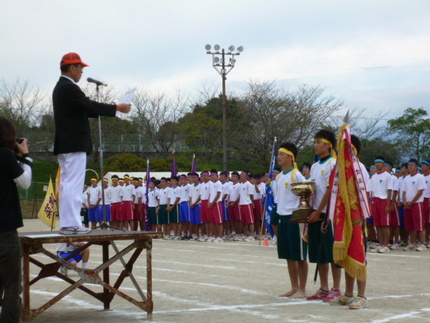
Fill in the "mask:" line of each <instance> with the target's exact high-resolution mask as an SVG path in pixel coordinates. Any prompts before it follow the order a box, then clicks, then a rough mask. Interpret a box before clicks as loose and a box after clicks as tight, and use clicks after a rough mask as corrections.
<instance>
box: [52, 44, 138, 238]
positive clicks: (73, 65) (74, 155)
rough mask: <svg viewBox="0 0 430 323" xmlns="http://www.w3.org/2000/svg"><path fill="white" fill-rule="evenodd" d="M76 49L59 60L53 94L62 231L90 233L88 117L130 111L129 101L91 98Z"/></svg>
mask: <svg viewBox="0 0 430 323" xmlns="http://www.w3.org/2000/svg"><path fill="white" fill-rule="evenodd" d="M86 66H88V65H87V64H85V63H84V62H82V60H81V58H80V57H79V55H78V54H76V53H68V54H66V55H64V56H63V58H62V60H61V62H60V69H61V77H60V79H59V81H58V82H57V85H56V86H55V88H54V92H53V94H52V99H53V105H54V119H55V143H54V154H55V155H57V156H58V162H59V164H60V166H61V179H60V186H61V188H60V207H59V214H60V227H61V229H60V232H61V233H63V234H74V233H89V232H91V230H90V229H88V228H85V227H83V226H82V222H81V216H80V210H81V204H82V198H81V197H82V187H83V185H84V181H85V169H86V164H87V155H88V154H89V153H91V150H92V142H91V133H90V124H89V121H88V118H95V117H98V116H99V115H100V116H108V117H115V115H116V113H117V111H119V112H123V113H128V112H129V111H130V108H131V105H130V104H118V105H115V104H105V103H99V102H96V101H92V100H90V99H89V98H88V97H87V96H85V94H84V92H82V90H81V89H80V88H79V86H78V85H77V83H78V82H79V80H80V79H81V77H82V74H83V69H84V67H86Z"/></svg>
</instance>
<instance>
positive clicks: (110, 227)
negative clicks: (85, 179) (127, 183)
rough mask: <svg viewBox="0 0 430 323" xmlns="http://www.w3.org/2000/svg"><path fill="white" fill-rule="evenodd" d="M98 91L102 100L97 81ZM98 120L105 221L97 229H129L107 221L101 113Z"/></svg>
mask: <svg viewBox="0 0 430 323" xmlns="http://www.w3.org/2000/svg"><path fill="white" fill-rule="evenodd" d="M96 93H97V102H100V84H98V83H97V86H96ZM98 121H99V145H100V154H99V159H100V174H101V176H100V177H101V182H102V183H101V184H102V214H103V222H102V223H100V225H99V226H98V227H96V229H98V228H100V229H102V230H107V229H110V230H112V231H113V230H122V231H127V229H126V228H118V227H114V226H111V225H110V224H109V223H108V222H107V221H106V204H105V188H104V186H103V176H104V168H103V164H104V163H103V137H102V118H101V116H100V115H99V116H98Z"/></svg>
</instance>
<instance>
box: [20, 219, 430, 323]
mask: <svg viewBox="0 0 430 323" xmlns="http://www.w3.org/2000/svg"><path fill="white" fill-rule="evenodd" d="M45 228H46V227H45V225H44V224H43V223H42V222H41V221H39V220H26V221H25V227H24V228H22V229H21V231H33V232H34V231H46V229H45ZM117 245H118V246H119V247H121V246H123V247H124V246H126V242H121V243H119V242H118V243H117ZM48 249H50V250H54V249H55V246H54V245H48ZM152 255H153V300H154V312H153V315H152V321H154V322H269V321H270V322H374V323H382V322H413V321H415V322H416V321H419V322H427V321H428V322H430V274H429V271H430V251H425V252H421V253H419V252H416V251H409V252H405V251H392V252H390V253H389V254H369V255H368V286H367V297H368V300H369V308H367V309H364V310H359V311H353V310H349V309H348V308H346V307H336V306H330V305H328V304H325V303H323V302H309V301H306V300H297V299H288V298H280V297H278V295H279V294H282V293H284V292H286V291H287V290H289V287H290V286H289V279H288V272H287V266H286V262H285V261H282V260H279V259H277V253H276V248H275V247H274V246H268V247H263V246H258V242H253V243H246V242H230V241H225V242H224V243H222V244H212V243H202V242H192V241H165V240H154V243H153V250H152ZM38 259H40V260H41V261H44V259H45V260H46V261H44V262H50V260H49V261H48V259H47V258H46V257H45V256H40V257H39V258H38ZM100 259H101V248H100V247H98V246H94V247H92V248H91V257H90V268H91V267H92V266H96V265H97V264H99V260H100ZM31 268H32V273H34V274H36V273H37V272H38V271H37V268H36V267H34V266H32V267H31ZM111 268H112V267H111ZM113 268H114V269H117V270H118V271H117V272H114V270H111V275H112V276H115V275H116V276H117V275H118V273H119V271H120V270H121V269H122V268H121V265H120V264H117V265H115V267H113ZM314 269H315V266H314V265H310V270H309V277H308V285H307V288H308V294H311V293H313V292H314V291H316V289H317V288H318V284H317V285H314V283H313V274H314ZM145 270H146V267H145V257H144V255H143V254H142V256H141V259H139V260H138V262H137V264H136V265H135V266H134V269H133V273H134V275H135V277H136V278H137V280H138V281H139V282H141V283H142V286H145V283H146V274H145ZM69 276H70V277H71V278H73V279H77V278H78V275H77V273H75V272H71V273H69ZM342 281H343V282H342V287H343V286H344V280H343V279H342ZM86 286H89V287H90V288H92V289H94V290H96V291H101V287H99V286H97V285H86ZM65 287H67V284H66V283H64V282H62V281H60V280H59V279H57V278H56V277H54V278H48V279H44V280H42V281H39V282H37V283H36V284H35V285H33V286H32V289H31V305H32V308H35V307H38V306H40V305H41V304H43V303H44V302H46V301H47V300H48V299H49V298H52V297H53V296H55V295H56V294H57V293H58V292H59V291H61V290H62V289H64V288H65ZM121 289H122V290H123V291H124V292H126V293H130V294H131V295H133V296H134V297H136V298H138V294H137V292H135V290H134V289H133V285H132V283H131V282H130V281H129V280H128V279H126V281H125V283H124V284H123V287H122V288H121ZM111 308H112V309H111V310H109V311H103V305H102V304H101V303H100V302H99V301H97V300H96V299H93V298H92V297H90V296H89V295H87V294H86V293H84V292H82V291H79V290H75V291H73V292H72V293H71V294H69V296H67V297H66V298H65V299H63V300H61V301H60V302H58V303H57V304H55V305H54V306H53V307H51V308H49V309H48V310H46V311H45V312H44V313H43V314H42V315H41V316H40V317H38V318H37V319H35V320H33V321H32V322H46V323H48V322H56V323H58V322H62V323H66V322H74V323H76V322H105V323H108V322H139V321H143V320H148V319H147V315H146V313H145V312H143V311H142V310H140V309H139V308H137V307H135V306H134V305H133V304H131V303H129V302H127V301H125V300H123V299H121V298H115V299H114V301H113V303H112V306H111Z"/></svg>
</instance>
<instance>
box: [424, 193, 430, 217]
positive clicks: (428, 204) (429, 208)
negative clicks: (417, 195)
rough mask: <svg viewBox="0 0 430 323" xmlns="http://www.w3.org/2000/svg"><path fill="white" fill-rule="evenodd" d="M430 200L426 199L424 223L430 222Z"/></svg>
mask: <svg viewBox="0 0 430 323" xmlns="http://www.w3.org/2000/svg"><path fill="white" fill-rule="evenodd" d="M429 212H430V198H428V197H425V198H424V202H423V214H424V223H429V222H430V213H429Z"/></svg>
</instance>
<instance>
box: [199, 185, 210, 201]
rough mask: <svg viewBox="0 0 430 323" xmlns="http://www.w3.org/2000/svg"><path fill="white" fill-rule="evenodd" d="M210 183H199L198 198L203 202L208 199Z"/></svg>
mask: <svg viewBox="0 0 430 323" xmlns="http://www.w3.org/2000/svg"><path fill="white" fill-rule="evenodd" d="M210 183H211V181H209V182H207V183H204V182H203V183H200V198H201V199H202V200H203V201H204V200H208V199H209V185H210Z"/></svg>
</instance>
